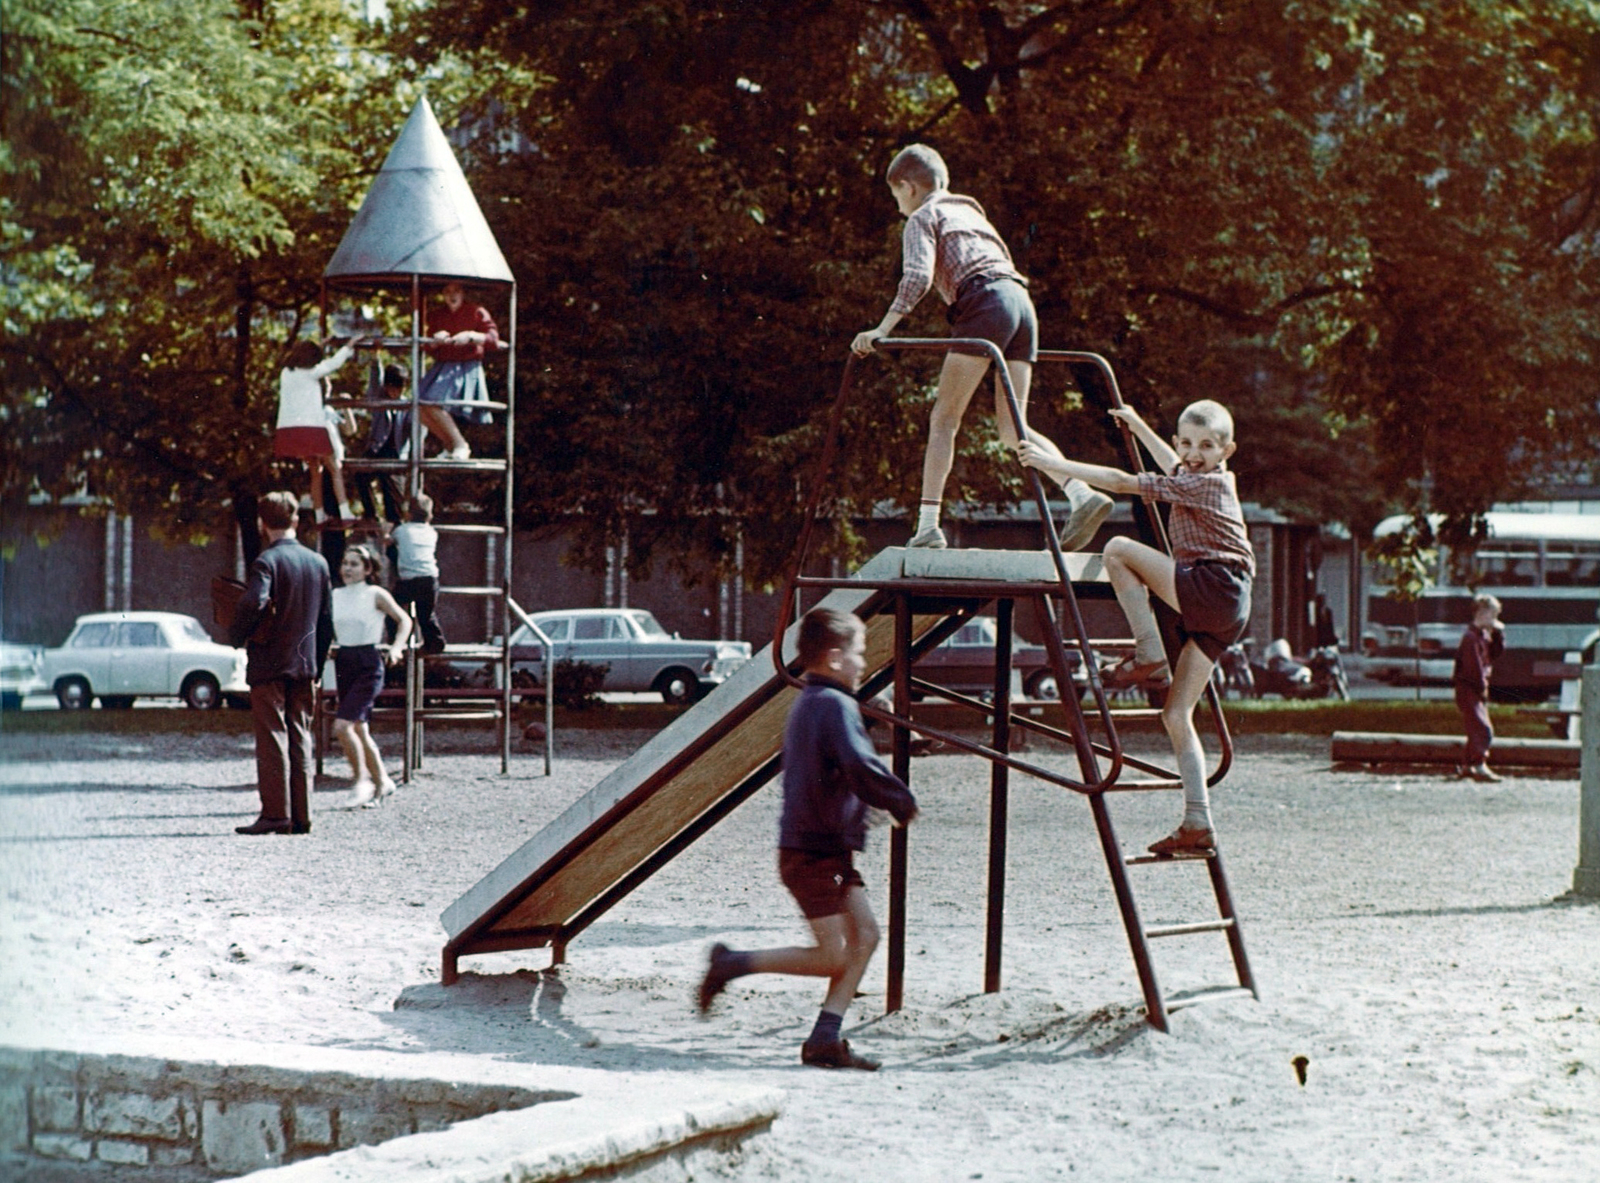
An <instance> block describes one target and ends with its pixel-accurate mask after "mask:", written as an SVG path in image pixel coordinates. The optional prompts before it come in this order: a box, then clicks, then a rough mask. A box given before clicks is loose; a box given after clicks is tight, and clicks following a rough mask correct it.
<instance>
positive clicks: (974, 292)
mask: <svg viewBox="0 0 1600 1183" xmlns="http://www.w3.org/2000/svg"><path fill="white" fill-rule="evenodd" d="M887 180H888V182H889V192H890V193H892V194H893V195H894V200H895V204H896V205H897V206H898V207H899V209H900V213H901V214H902V215H903V216H904V217H905V219H906V227H905V230H904V232H903V233H902V235H901V272H902V278H901V280H900V288H899V290H898V291H897V292H896V293H895V297H894V302H893V303H892V304H890V305H889V311H887V312H886V313H884V315H883V319H882V320H881V321H879V322H878V325H877V327H876V328H871V329H868V330H867V331H866V332H864V333H857V334H856V337H855V340H854V341H852V342H851V344H850V348H851V349H852V350H853V351H855V353H857V354H858V355H862V356H864V355H866V354H868V353H871V352H872V348H873V344H874V342H876V341H878V340H879V339H880V338H883V337H886V336H888V335H889V333H891V332H892V331H893V330H894V327H895V325H897V324H899V323H900V321H901V320H902V319H903V318H904V317H905V316H906V315H907V314H908V313H910V312H911V310H912V309H913V308H915V307H916V306H917V303H918V301H920V300H921V299H922V297H923V296H925V295H927V292H928V289H929V288H930V287H932V288H934V289H936V290H937V291H938V293H939V296H940V298H941V299H943V300H944V302H945V303H946V304H948V305H949V306H950V309H949V314H948V315H949V320H950V335H951V336H952V337H969V338H971V337H977V338H981V339H983V340H986V341H992V342H993V343H994V344H995V345H996V346H998V347H999V349H1000V353H1001V356H1002V357H1004V358H1005V362H1006V369H1007V370H1008V371H1009V372H1010V375H1011V385H1012V388H1013V389H1014V390H1015V391H1016V396H1017V409H1018V412H1019V414H1020V416H1021V419H1022V430H1023V432H1024V434H1025V435H1026V436H1027V438H1028V439H1029V440H1031V441H1032V442H1033V444H1034V445H1035V446H1036V447H1037V448H1039V449H1040V450H1041V451H1042V452H1043V453H1044V454H1046V455H1048V456H1051V457H1053V458H1055V459H1060V458H1061V452H1060V451H1059V450H1058V449H1057V448H1056V446H1055V445H1054V444H1053V443H1051V442H1050V441H1049V440H1048V439H1046V438H1045V437H1044V436H1042V435H1040V434H1039V433H1038V432H1037V431H1034V430H1032V429H1031V428H1029V427H1028V426H1027V423H1028V389H1029V387H1030V386H1031V385H1032V383H1033V365H1034V362H1035V361H1037V360H1038V356H1039V321H1038V317H1037V315H1036V314H1035V313H1034V309H1033V300H1032V299H1031V298H1030V297H1029V295H1028V281H1027V280H1026V279H1024V278H1023V276H1022V273H1021V272H1019V271H1018V270H1017V268H1016V266H1015V265H1014V264H1013V263H1012V261H1011V252H1010V251H1009V250H1008V249H1007V248H1006V244H1005V241H1004V240H1003V239H1002V238H1001V237H1000V233H999V231H997V230H996V229H995V228H994V227H993V226H992V225H990V223H989V219H988V217H987V216H985V214H984V212H983V207H982V206H981V205H979V204H978V203H977V202H976V201H974V200H973V199H972V198H970V197H961V196H958V195H956V194H954V193H951V192H950V189H949V185H950V170H949V169H948V168H946V167H945V163H944V159H943V158H942V157H941V156H940V155H939V153H937V152H935V151H934V150H933V149H932V148H930V147H928V146H927V145H926V144H912V145H911V146H910V147H909V148H904V149H902V150H901V151H900V153H899V154H898V155H897V156H895V158H894V160H892V161H891V162H890V163H889V171H888V174H887ZM970 348H971V347H970V346H959V345H958V346H953V347H952V348H951V350H950V352H949V353H947V354H945V359H944V368H943V369H942V370H940V371H939V389H938V393H937V394H936V395H935V397H934V402H933V413H932V415H931V417H930V419H929V423H928V450H927V452H926V454H925V455H924V457H923V461H922V500H921V502H920V503H919V507H918V514H917V530H916V533H915V534H914V535H913V536H912V538H911V541H910V542H909V543H908V544H907V545H909V546H917V547H931V548H935V549H942V548H943V547H944V546H945V537H944V531H943V530H941V529H940V528H939V511H940V507H941V505H942V503H943V501H944V486H945V481H946V480H947V479H948V478H949V476H950V465H951V463H952V461H953V460H954V458H955V446H956V429H957V428H959V427H960V426H961V417H962V416H963V415H964V414H966V410H967V404H968V403H969V402H971V401H972V396H973V394H974V392H976V391H977V389H978V384H979V383H980V382H982V381H983V376H984V374H985V373H987V372H988V369H989V357H988V355H987V354H972V353H969V352H966V350H969V349H970ZM994 413H995V419H996V421H997V423H998V425H999V428H1000V438H1001V439H1002V440H1004V441H1005V443H1006V444H1007V445H1008V446H1009V447H1016V444H1017V432H1016V430H1015V425H1014V424H1013V423H1012V422H1011V410H1010V408H1009V407H1008V406H1007V404H1006V397H1005V388H1004V386H1003V385H1002V384H1001V381H1000V376H999V375H998V374H996V375H995V380H994ZM1061 488H1062V491H1063V492H1064V493H1065V494H1066V497H1067V501H1068V502H1069V503H1070V505H1071V506H1072V515H1071V516H1070V517H1069V518H1068V519H1067V521H1066V523H1065V524H1064V525H1063V526H1062V528H1061V548H1062V549H1063V550H1082V549H1083V548H1084V547H1085V546H1087V545H1088V544H1089V543H1090V542H1091V541H1092V540H1093V539H1094V535H1095V531H1096V530H1098V529H1099V528H1100V524H1101V523H1102V522H1104V521H1105V519H1106V515H1107V514H1109V513H1110V512H1111V498H1109V497H1106V496H1105V495H1104V494H1101V493H1096V492H1095V491H1094V490H1093V489H1090V488H1088V487H1087V486H1086V485H1085V484H1084V483H1083V482H1082V481H1079V480H1073V479H1072V478H1069V477H1063V478H1062V479H1061Z"/></svg>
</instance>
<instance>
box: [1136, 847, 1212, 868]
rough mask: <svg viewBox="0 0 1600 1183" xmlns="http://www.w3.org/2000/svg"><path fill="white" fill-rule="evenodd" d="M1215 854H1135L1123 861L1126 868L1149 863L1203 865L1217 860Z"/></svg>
mask: <svg viewBox="0 0 1600 1183" xmlns="http://www.w3.org/2000/svg"><path fill="white" fill-rule="evenodd" d="M1215 857H1216V853H1215V852H1214V851H1213V852H1203V851H1202V852H1197V853H1195V854H1135V855H1130V856H1129V857H1127V858H1125V859H1123V860H1122V865H1123V866H1125V867H1142V866H1144V865H1145V864H1147V863H1203V862H1205V861H1206V860H1207V859H1211V858H1215Z"/></svg>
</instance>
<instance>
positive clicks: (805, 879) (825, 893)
mask: <svg viewBox="0 0 1600 1183" xmlns="http://www.w3.org/2000/svg"><path fill="white" fill-rule="evenodd" d="M778 878H779V879H781V880H783V885H784V886H785V887H787V888H788V889H789V894H790V895H792V896H794V899H795V903H797V904H799V905H800V914H801V915H802V916H804V917H805V918H806V919H807V920H821V919H822V918H823V917H824V916H837V915H839V914H840V913H841V912H845V911H847V910H848V909H847V908H846V907H845V896H846V895H848V894H849V892H850V889H851V888H852V887H865V886H866V881H865V880H863V879H862V878H861V872H860V871H858V870H856V869H855V867H854V865H852V863H851V856H850V855H849V854H848V853H847V854H812V853H811V852H810V851H809V850H785V849H782V848H780V849H779V851H778Z"/></svg>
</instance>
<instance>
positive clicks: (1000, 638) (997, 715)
mask: <svg viewBox="0 0 1600 1183" xmlns="http://www.w3.org/2000/svg"><path fill="white" fill-rule="evenodd" d="M1015 606H1016V605H1015V601H1013V600H1011V599H1000V600H998V601H996V602H995V631H996V634H997V635H996V636H995V642H994V750H995V751H997V752H1009V751H1010V750H1011V622H1012V612H1013V609H1014V608H1015ZM1010 788H1011V770H1010V769H1009V768H1008V767H1006V765H1004V764H1002V763H999V762H998V761H997V762H995V763H993V764H991V765H990V766H989V923H988V932H987V936H986V939H985V944H984V958H983V992H984V993H985V994H994V993H996V992H997V991H998V990H999V989H1000V950H1001V944H1002V941H1003V939H1004V934H1005V918H1006V812H1007V805H1008V803H1009V794H1010Z"/></svg>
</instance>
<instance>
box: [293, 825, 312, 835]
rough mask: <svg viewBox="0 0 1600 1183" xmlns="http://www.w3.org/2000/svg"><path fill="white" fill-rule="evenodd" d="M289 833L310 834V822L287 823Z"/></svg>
mask: <svg viewBox="0 0 1600 1183" xmlns="http://www.w3.org/2000/svg"><path fill="white" fill-rule="evenodd" d="M289 833H291V834H309V833H311V823H310V822H290V823H289Z"/></svg>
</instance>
